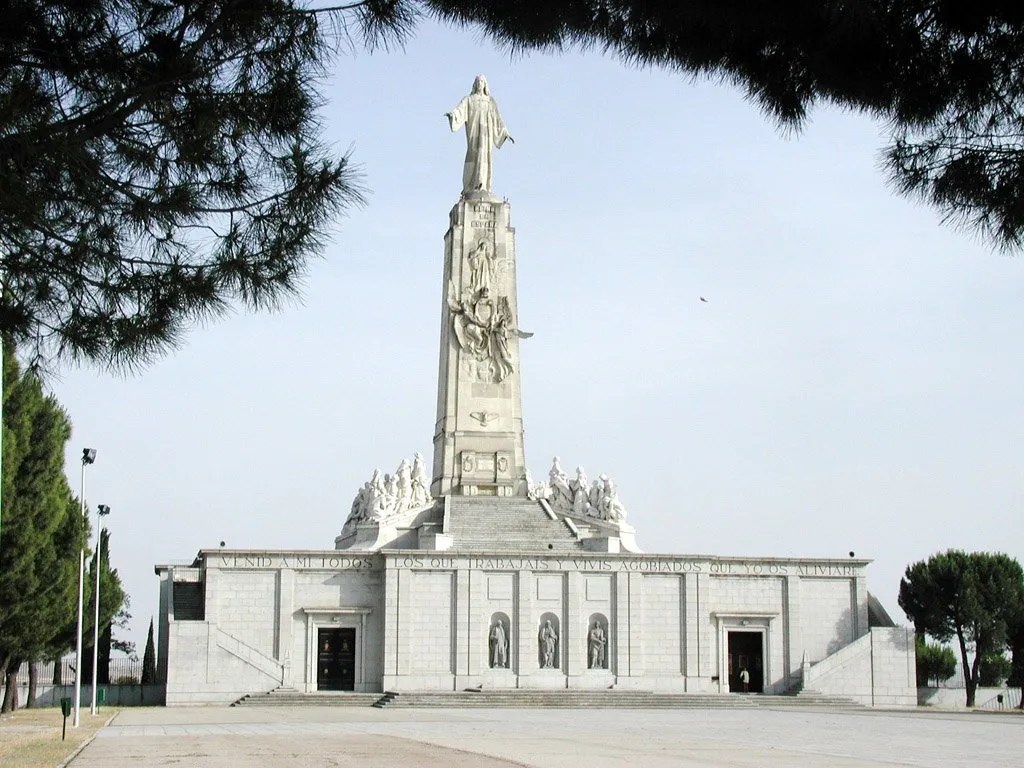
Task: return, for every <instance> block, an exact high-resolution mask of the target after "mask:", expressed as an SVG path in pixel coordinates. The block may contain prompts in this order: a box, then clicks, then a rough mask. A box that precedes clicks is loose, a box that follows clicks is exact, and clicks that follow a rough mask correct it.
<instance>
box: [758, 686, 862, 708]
mask: <svg viewBox="0 0 1024 768" xmlns="http://www.w3.org/2000/svg"><path fill="white" fill-rule="evenodd" d="M763 698H764V699H765V700H771V701H765V702H764V703H763V705H773V706H778V707H836V708H850V709H866V707H865V705H864V704H861V703H860V702H858V701H854V700H853V699H848V698H846V697H845V696H834V695H832V694H830V693H821V692H820V691H813V690H809V689H805V688H795V689H794V690H792V691H788V692H787V693H784V694H782V695H781V696H764V697H763Z"/></svg>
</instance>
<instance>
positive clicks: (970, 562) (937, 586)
mask: <svg viewBox="0 0 1024 768" xmlns="http://www.w3.org/2000/svg"><path fill="white" fill-rule="evenodd" d="M899 604H900V607H901V608H902V609H903V611H904V612H905V613H906V614H907V618H909V619H910V620H911V621H912V622H914V628H915V629H916V630H917V632H918V634H925V633H927V634H929V635H931V636H932V637H934V638H936V639H937V640H940V641H942V642H947V641H950V640H953V639H956V642H957V645H958V646H959V649H960V659H961V662H962V663H963V670H964V682H965V683H966V686H967V706H968V707H973V706H974V700H975V693H976V691H977V688H978V685H979V682H980V680H981V673H980V667H981V661H982V659H983V658H984V657H985V656H987V655H989V654H1002V652H1003V651H1004V650H1006V649H1007V648H1008V647H1009V646H1010V643H1011V642H1012V639H1013V638H1012V632H1013V631H1014V629H1015V627H1016V623H1015V622H1016V621H1017V620H1018V617H1019V616H1020V615H1021V611H1022V610H1024V571H1022V570H1021V567H1020V564H1019V563H1018V562H1017V561H1016V560H1014V559H1013V558H1011V557H1009V556H1007V555H1004V554H993V553H989V552H969V553H968V552H962V551H960V550H955V549H951V550H949V551H948V552H944V553H939V554H936V555H932V556H931V557H930V558H928V559H927V560H922V561H919V562H917V563H913V564H911V565H909V566H907V570H906V573H905V576H904V578H903V579H901V580H900V595H899Z"/></svg>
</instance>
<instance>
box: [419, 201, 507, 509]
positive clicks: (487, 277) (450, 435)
mask: <svg viewBox="0 0 1024 768" xmlns="http://www.w3.org/2000/svg"><path fill="white" fill-rule="evenodd" d="M514 235H515V231H514V230H513V229H512V227H511V226H510V225H509V205H508V203H505V202H501V201H498V200H496V199H494V198H493V196H489V195H480V196H471V199H462V200H460V201H459V202H458V203H457V204H456V205H455V207H454V208H452V211H451V215H450V226H449V229H448V232H447V233H446V234H445V238H444V250H445V260H444V281H443V285H442V291H443V294H444V299H445V300H444V302H443V303H442V310H441V351H440V371H439V377H438V392H437V423H436V426H435V430H434V471H433V478H432V482H431V486H430V491H431V494H432V495H433V496H434V497H440V496H445V495H447V494H462V495H466V496H526V493H527V487H526V464H525V461H524V457H523V414H522V405H521V398H520V390H519V336H518V315H517V307H516V270H515V241H514Z"/></svg>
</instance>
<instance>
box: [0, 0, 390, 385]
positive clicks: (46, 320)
mask: <svg viewBox="0 0 1024 768" xmlns="http://www.w3.org/2000/svg"><path fill="white" fill-rule="evenodd" d="M392 5H393V4H392V3H389V2H371V3H354V4H353V6H352V7H351V8H349V9H347V10H344V9H342V10H336V11H334V12H330V13H312V12H308V9H306V8H304V7H303V6H301V5H300V4H299V3H296V2H290V1H289V0H244V2H243V1H242V0H194V1H193V2H187V3H171V2H165V1H164V0H80V1H79V2H75V3H66V2H54V1H52V0H10V2H8V3H6V4H5V8H4V14H3V24H2V25H0V267H2V273H0V277H2V282H3V285H4V291H3V295H2V302H0V330H2V331H4V332H6V333H8V334H10V336H11V337H12V339H13V340H14V342H15V343H16V344H17V345H18V346H19V348H21V349H22V351H23V353H24V354H26V355H27V356H28V357H29V358H31V359H33V361H42V360H45V359H46V358H48V357H52V356H68V357H71V358H79V359H87V360H93V361H100V362H102V363H106V364H109V365H111V366H115V367H117V366H122V367H125V366H127V367H131V366H134V365H140V364H142V363H145V362H146V361H148V360H150V359H151V358H153V357H154V356H155V355H157V354H159V353H161V352H163V351H165V350H166V349H167V348H169V347H171V346H173V345H174V344H175V343H176V342H177V341H179V339H180V336H181V334H182V333H183V331H185V330H187V329H188V328H189V327H191V326H192V325H194V324H196V323H199V322H201V321H204V320H207V319H209V318H211V317H214V316H217V315H218V314H220V313H223V312H224V311H226V310H227V309H229V308H230V307H232V306H236V305H241V306H244V307H248V308H254V309H264V308H268V307H274V306H276V305H277V304H278V303H279V302H280V301H282V300H283V299H286V298H288V297H290V296H293V295H294V294H295V293H296V291H297V289H298V287H299V285H300V281H301V278H302V276H303V273H304V270H305V268H306V266H307V263H308V260H309V259H310V258H311V257H312V256H314V255H315V254H317V253H319V251H320V249H321V246H322V245H323V243H324V240H325V237H326V233H327V230H328V227H329V225H330V223H331V221H332V219H333V218H334V216H335V215H336V214H337V213H338V212H339V211H342V210H344V209H345V208H346V207H347V206H350V205H352V204H355V203H358V202H360V201H361V199H362V196H361V192H360V187H359V183H358V178H357V174H356V172H355V171H354V169H353V167H352V165H351V163H350V162H349V159H348V158H347V157H336V156H332V154H331V153H330V152H328V150H327V149H326V148H325V147H324V146H323V144H322V142H321V140H320V126H319V124H318V108H319V105H320V101H321V95H320V93H319V91H318V90H317V88H318V86H319V85H320V83H321V78H322V77H323V75H324V74H325V68H326V66H327V63H328V61H329V59H330V54H331V51H332V47H331V43H332V41H333V42H335V43H336V42H340V41H341V40H343V39H344V38H343V34H344V33H345V32H346V30H348V29H351V28H355V29H356V30H361V31H362V32H364V33H365V34H366V35H370V36H371V37H370V38H369V40H371V41H372V40H373V39H374V38H373V37H372V35H382V34H385V33H386V34H389V35H392V37H393V36H394V35H395V34H396V31H395V30H396V29H399V28H400V27H401V24H402V20H403V18H404V17H403V13H402V10H401V9H400V8H391V6H392ZM382 9H383V10H382ZM346 25H347V26H346Z"/></svg>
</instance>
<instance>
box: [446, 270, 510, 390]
mask: <svg viewBox="0 0 1024 768" xmlns="http://www.w3.org/2000/svg"><path fill="white" fill-rule="evenodd" d="M477 279H479V280H481V281H483V280H485V279H486V280H489V279H490V278H489V277H488V278H484V277H480V278H477ZM448 309H449V310H451V314H452V330H453V331H454V332H455V338H456V339H457V340H458V342H459V346H460V347H461V348H462V351H463V352H465V353H466V357H465V361H466V363H467V364H471V365H472V367H473V369H472V370H471V371H470V374H471V378H473V379H474V380H476V381H491V382H500V381H504V380H505V378H506V377H507V376H508V375H509V374H510V373H512V370H513V368H512V353H511V351H510V350H509V345H508V340H509V334H510V333H514V332H515V328H514V325H515V323H514V321H513V319H512V310H511V308H510V307H509V303H508V297H507V296H494V295H493V294H492V293H491V290H490V288H488V287H487V286H486V285H483V286H482V287H480V288H479V289H477V290H473V289H470V290H467V291H465V292H463V294H462V296H461V297H460V296H459V295H458V291H457V290H456V288H455V283H454V281H452V282H449V283H448Z"/></svg>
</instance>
